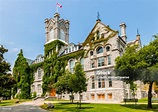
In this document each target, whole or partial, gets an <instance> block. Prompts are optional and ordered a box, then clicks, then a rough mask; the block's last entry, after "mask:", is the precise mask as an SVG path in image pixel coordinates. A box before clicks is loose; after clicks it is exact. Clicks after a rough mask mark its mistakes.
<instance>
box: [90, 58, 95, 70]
mask: <svg viewBox="0 0 158 112" xmlns="http://www.w3.org/2000/svg"><path fill="white" fill-rule="evenodd" d="M94 67H95V61H94V59H91V68H94Z"/></svg>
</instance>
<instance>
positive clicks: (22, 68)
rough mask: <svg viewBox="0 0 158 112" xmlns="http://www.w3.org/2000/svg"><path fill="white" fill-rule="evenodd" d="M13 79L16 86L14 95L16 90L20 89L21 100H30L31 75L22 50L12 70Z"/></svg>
mask: <svg viewBox="0 0 158 112" xmlns="http://www.w3.org/2000/svg"><path fill="white" fill-rule="evenodd" d="M13 77H14V78H15V79H16V81H17V85H16V86H15V87H14V93H16V92H17V89H20V95H21V98H23V99H27V98H31V87H30V86H31V84H32V82H33V75H32V74H31V73H30V67H29V65H28V62H27V60H26V58H25V57H24V56H23V52H22V50H20V53H19V54H18V57H17V59H16V61H15V64H14V68H13Z"/></svg>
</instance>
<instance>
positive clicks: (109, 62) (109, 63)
mask: <svg viewBox="0 0 158 112" xmlns="http://www.w3.org/2000/svg"><path fill="white" fill-rule="evenodd" d="M107 58H108V65H111V56H110V55H108V56H107Z"/></svg>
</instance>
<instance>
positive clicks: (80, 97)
mask: <svg viewBox="0 0 158 112" xmlns="http://www.w3.org/2000/svg"><path fill="white" fill-rule="evenodd" d="M79 95H80V109H81V93H79Z"/></svg>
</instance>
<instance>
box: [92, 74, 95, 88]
mask: <svg viewBox="0 0 158 112" xmlns="http://www.w3.org/2000/svg"><path fill="white" fill-rule="evenodd" d="M94 88H95V81H94V76H93V77H92V89H94Z"/></svg>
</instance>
